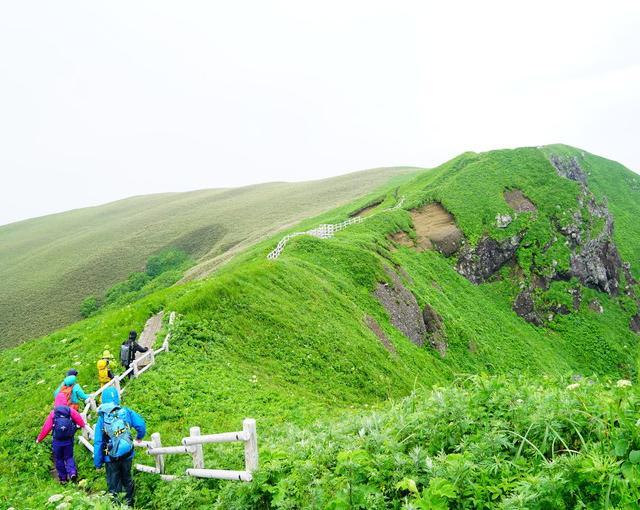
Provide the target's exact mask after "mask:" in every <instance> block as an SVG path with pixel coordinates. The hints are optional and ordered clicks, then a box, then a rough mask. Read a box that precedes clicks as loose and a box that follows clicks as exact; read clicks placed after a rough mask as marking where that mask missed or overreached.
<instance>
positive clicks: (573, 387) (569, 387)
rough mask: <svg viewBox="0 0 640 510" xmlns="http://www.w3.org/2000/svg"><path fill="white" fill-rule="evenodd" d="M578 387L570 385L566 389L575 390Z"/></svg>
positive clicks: (577, 384) (578, 385)
mask: <svg viewBox="0 0 640 510" xmlns="http://www.w3.org/2000/svg"><path fill="white" fill-rule="evenodd" d="M579 387H580V384H579V383H573V384H570V385H569V386H567V389H568V390H575V389H577V388H579Z"/></svg>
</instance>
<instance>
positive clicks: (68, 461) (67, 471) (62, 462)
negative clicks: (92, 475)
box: [51, 439, 78, 482]
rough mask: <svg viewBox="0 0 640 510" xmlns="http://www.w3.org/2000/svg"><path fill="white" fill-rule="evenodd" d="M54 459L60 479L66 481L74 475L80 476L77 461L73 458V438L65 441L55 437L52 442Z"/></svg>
mask: <svg viewBox="0 0 640 510" xmlns="http://www.w3.org/2000/svg"><path fill="white" fill-rule="evenodd" d="M51 449H52V450H53V461H54V464H55V465H56V471H57V472H58V480H60V481H61V482H66V481H67V480H69V479H70V478H71V477H72V476H78V470H77V468H76V461H75V460H74V458H73V439H65V440H63V441H60V440H56V439H54V440H53V442H52V443H51Z"/></svg>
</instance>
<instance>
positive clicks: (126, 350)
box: [120, 331, 149, 377]
mask: <svg viewBox="0 0 640 510" xmlns="http://www.w3.org/2000/svg"><path fill="white" fill-rule="evenodd" d="M137 337H138V333H136V332H135V331H130V332H129V338H127V339H126V340H125V342H124V343H123V344H122V345H121V346H120V363H122V366H123V367H124V369H125V371H126V370H129V367H130V366H131V363H133V360H134V359H135V358H136V352H147V351H148V350H149V348H148V347H142V346H141V345H140V344H139V343H138V342H136V338H137ZM132 376H133V372H130V373H129V377H132Z"/></svg>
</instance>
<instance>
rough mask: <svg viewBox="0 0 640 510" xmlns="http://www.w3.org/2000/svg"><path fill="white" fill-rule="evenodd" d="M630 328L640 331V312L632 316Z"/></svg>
mask: <svg viewBox="0 0 640 510" xmlns="http://www.w3.org/2000/svg"><path fill="white" fill-rule="evenodd" d="M629 328H631V331H633V332H634V333H640V313H637V314H635V315H634V316H633V317H631V324H629Z"/></svg>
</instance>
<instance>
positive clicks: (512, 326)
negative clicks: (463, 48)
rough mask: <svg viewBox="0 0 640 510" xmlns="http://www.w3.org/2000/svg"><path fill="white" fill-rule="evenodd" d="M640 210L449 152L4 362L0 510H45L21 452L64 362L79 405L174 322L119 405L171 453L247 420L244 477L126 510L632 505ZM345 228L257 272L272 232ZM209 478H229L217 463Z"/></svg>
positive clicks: (639, 201) (572, 169)
mask: <svg viewBox="0 0 640 510" xmlns="http://www.w3.org/2000/svg"><path fill="white" fill-rule="evenodd" d="M638 214H640V176H638V175H636V174H633V173H632V172H630V171H629V170H627V169H625V168H624V167H623V166H621V165H619V164H617V163H615V162H612V161H609V160H606V159H603V158H600V157H597V156H595V155H592V154H589V153H587V152H584V151H582V150H579V149H575V148H572V147H568V146H563V145H556V146H547V147H537V148H536V147H529V148H521V149H515V150H501V151H492V152H488V153H481V154H476V153H465V154H462V155H460V156H458V157H457V158H454V159H453V160H451V161H449V162H447V163H445V164H443V165H441V166H440V167H438V168H435V169H432V170H428V171H423V172H420V173H417V174H415V175H413V176H411V177H410V178H407V179H400V180H399V181H397V182H396V183H391V184H388V185H386V186H383V187H382V188H380V189H378V190H374V191H372V192H371V193H370V194H369V195H367V196H364V197H362V198H359V199H357V200H354V201H352V202H351V203H348V204H345V205H342V206H340V207H338V208H335V209H332V210H329V211H327V212H324V213H323V214H321V215H319V216H317V217H315V218H309V219H307V220H305V221H304V222H301V223H300V224H299V225H295V226H292V227H291V228H290V229H288V230H285V231H284V232H282V233H280V234H279V235H277V236H272V237H270V238H267V239H264V240H261V241H259V242H257V243H256V244H255V245H254V246H252V247H250V248H249V249H247V250H246V251H244V252H242V253H240V254H239V255H238V256H236V257H235V258H234V259H233V260H231V261H230V262H229V263H228V264H226V265H224V266H223V267H221V268H220V269H219V270H218V271H216V272H215V274H212V275H210V276H209V277H207V278H204V279H200V280H197V281H189V282H184V283H183V284H180V285H176V286H173V287H170V288H167V289H163V290H160V291H158V292H155V293H153V294H151V295H149V296H146V297H145V298H143V299H141V300H139V301H137V302H135V303H132V304H130V305H127V306H125V307H122V308H118V309H108V310H105V311H104V312H102V313H99V314H97V315H96V316H94V317H91V318H89V319H87V320H84V321H81V322H78V323H76V324H72V325H70V326H68V327H66V328H64V329H62V330H60V331H57V332H55V333H53V334H51V335H49V336H46V337H43V338H40V339H37V340H32V341H29V342H26V343H24V344H22V345H19V346H17V347H14V348H11V349H6V350H4V351H2V352H0V383H2V384H3V387H4V388H5V391H3V392H2V393H1V394H0V406H1V407H2V408H3V409H4V410H5V413H3V414H2V416H1V417H0V461H1V462H0V479H1V481H2V484H1V485H0V501H2V502H3V503H5V504H6V505H12V504H13V505H16V504H17V502H19V503H20V505H19V507H20V508H42V507H44V506H45V505H46V501H47V498H48V497H49V496H50V495H51V494H53V493H54V492H59V488H58V486H56V485H55V483H54V482H53V481H52V480H50V479H49V477H48V469H49V453H48V451H46V449H45V448H43V447H38V446H36V445H34V444H33V440H32V437H33V436H35V434H36V432H37V427H39V425H40V423H41V420H43V419H44V417H45V416H46V413H47V412H48V411H49V409H50V405H51V391H52V389H53V388H54V387H55V386H56V385H57V383H58V381H59V379H60V378H61V377H62V375H63V374H64V372H65V370H66V369H67V368H68V367H69V366H77V367H78V368H79V369H80V372H81V373H80V377H81V382H82V383H83V384H84V385H85V387H86V388H87V389H94V388H95V387H96V384H95V380H96V374H95V368H94V367H95V360H96V359H97V357H98V356H99V353H100V352H101V351H102V349H104V348H109V349H112V350H115V349H117V348H118V344H119V342H120V341H121V340H122V339H123V338H124V336H125V335H126V332H127V331H128V330H129V329H131V328H136V329H138V328H140V327H141V326H142V325H143V324H144V321H145V320H146V319H147V317H148V316H149V315H150V314H152V313H154V312H157V311H159V310H161V309H164V310H175V311H176V312H177V313H178V320H177V323H176V327H175V330H174V335H173V340H172V348H171V350H170V352H168V353H167V354H163V357H162V359H159V360H158V363H157V364H156V365H154V367H153V369H152V370H150V371H149V372H147V373H145V376H144V377H143V378H140V379H139V380H134V381H132V382H131V387H130V388H129V389H127V392H126V393H125V398H126V405H128V406H131V407H132V408H134V409H136V410H137V411H139V412H140V413H141V414H142V415H143V416H144V417H145V418H146V419H147V423H148V427H149V429H150V431H159V432H161V434H162V438H163V441H166V442H167V444H178V442H179V441H180V438H182V437H183V436H184V434H185V431H186V430H188V428H189V427H190V426H193V425H199V426H201V427H203V432H205V429H206V432H207V433H211V432H218V431H225V430H234V429H235V428H236V427H237V426H238V424H239V423H240V422H241V420H242V419H243V418H244V417H245V416H251V417H253V418H255V419H256V420H257V423H258V434H259V442H260V455H261V467H260V470H259V471H258V472H257V473H256V476H255V480H254V481H253V482H251V483H248V484H240V483H234V482H221V481H210V480H204V481H195V480H192V479H184V480H180V481H177V482H175V483H166V482H163V481H160V480H159V479H157V477H155V476H154V475H147V474H139V475H138V476H137V483H138V505H139V506H140V507H142V508H176V509H177V508H211V507H212V506H213V507H214V508H220V509H235V508H237V509H241V508H259V509H271V508H280V509H285V508H286V509H292V508H332V509H342V508H367V509H386V508H397V509H400V508H434V509H447V508H456V509H458V508H460V509H462V508H514V509H515V508H540V509H542V508H545V509H547V508H593V509H595V508H605V507H611V508H631V507H633V502H634V501H635V502H636V503H637V501H638V497H639V495H640V468H639V467H638V465H640V434H639V433H638V427H637V425H636V421H637V414H638V410H639V409H640V393H639V392H638V388H637V384H636V383H635V381H636V380H637V360H638V340H639V339H640V337H639V336H638V331H640V316H639V314H638V299H639V295H638V284H637V280H638V278H640V260H639V253H640V251H639V250H638V248H639V247H640V246H639V243H640V236H639V235H638V234H639V233H640V232H638V226H637V223H636V222H634V221H633V218H634V217H637V216H638ZM354 215H355V216H357V215H361V216H362V217H363V220H362V222H360V223H356V224H353V225H351V226H349V227H347V228H346V229H344V230H343V231H340V232H338V233H337V234H336V235H335V236H334V237H333V238H330V239H320V238H317V237H314V236H310V235H307V236H298V237H295V238H293V239H291V240H290V242H289V243H288V244H287V246H286V248H285V249H284V251H283V253H282V254H281V255H280V256H279V257H278V258H277V259H276V260H268V259H267V254H268V253H269V252H270V251H271V250H272V249H273V248H274V247H275V245H276V244H277V242H278V241H279V239H280V238H281V235H283V234H285V233H287V232H293V231H300V230H306V229H309V228H313V227H317V226H318V225H319V224H326V223H338V222H341V221H343V220H345V219H346V218H349V217H353V216H354ZM616 381H618V382H617V383H616ZM631 381H633V382H631ZM77 456H78V459H79V464H80V469H81V473H82V476H84V477H86V479H87V482H86V485H85V486H84V488H83V490H81V491H76V490H73V489H69V490H68V491H67V497H68V499H69V502H70V504H71V503H73V505H75V506H74V507H77V508H105V507H107V508H108V503H106V502H104V501H102V500H101V499H100V498H99V497H98V496H94V499H90V498H88V497H87V494H86V493H87V492H88V493H91V494H96V493H98V491H100V490H104V480H103V476H102V474H101V473H96V472H95V471H94V470H93V469H92V467H91V462H90V459H89V458H88V456H87V455H86V453H85V452H82V451H79V452H78V454H77ZM144 457H145V455H144V453H140V454H139V458H141V459H144ZM207 459H212V460H211V461H212V462H215V463H218V464H219V465H220V466H224V467H225V468H230V469H234V468H237V467H239V466H240V464H241V462H242V458H241V452H240V451H239V450H235V451H234V449H233V448H227V449H217V448H215V447H213V446H212V447H211V448H209V447H207ZM185 467H187V460H185V459H184V458H176V457H174V458H171V459H169V461H168V462H167V469H168V470H169V471H170V472H172V473H180V472H182V471H183V470H184V468H185ZM99 505H103V506H102V507H100V506H99Z"/></svg>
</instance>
